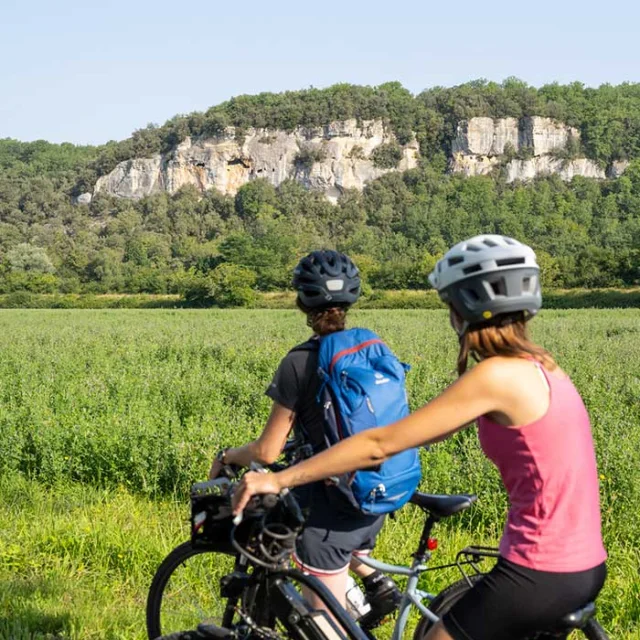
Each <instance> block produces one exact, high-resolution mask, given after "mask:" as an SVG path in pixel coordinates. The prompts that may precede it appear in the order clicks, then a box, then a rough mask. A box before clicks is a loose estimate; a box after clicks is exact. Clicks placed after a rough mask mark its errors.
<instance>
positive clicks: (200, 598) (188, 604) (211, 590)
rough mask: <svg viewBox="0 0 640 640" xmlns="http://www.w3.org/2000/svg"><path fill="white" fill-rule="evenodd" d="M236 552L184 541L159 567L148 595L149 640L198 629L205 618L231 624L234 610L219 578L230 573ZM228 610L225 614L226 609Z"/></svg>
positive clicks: (226, 624)
mask: <svg viewBox="0 0 640 640" xmlns="http://www.w3.org/2000/svg"><path fill="white" fill-rule="evenodd" d="M235 565H236V556H231V555H227V554H224V553H220V552H216V551H212V550H210V549H206V548H202V547H194V546H193V545H192V544H191V542H184V543H183V544H181V545H179V546H178V547H176V548H175V549H174V550H173V551H172V552H171V553H170V554H169V555H168V556H167V557H166V558H165V559H164V561H163V562H162V564H161V565H160V566H159V567H158V570H157V571H156V574H155V576H154V577H153V580H152V582H151V587H150V588H149V594H148V596H147V635H148V637H149V640H156V638H159V637H161V636H167V635H173V634H176V636H174V637H179V635H177V633H178V632H180V631H182V630H185V629H195V628H196V627H197V626H198V625H199V624H200V623H203V622H206V623H210V624H216V625H219V626H229V625H230V624H231V623H232V620H231V619H225V618H229V617H232V616H233V611H232V610H231V611H228V610H227V600H226V599H224V598H222V597H221V596H220V578H221V577H222V576H225V575H227V574H229V573H231V572H232V571H233V570H234V568H235ZM226 610H227V613H226V615H225V611H226Z"/></svg>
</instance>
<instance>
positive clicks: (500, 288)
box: [490, 279, 507, 296]
mask: <svg viewBox="0 0 640 640" xmlns="http://www.w3.org/2000/svg"><path fill="white" fill-rule="evenodd" d="M490 284H491V289H492V291H493V293H494V295H496V296H506V295H507V291H506V287H505V284H504V279H500V280H495V281H494V282H491V283H490Z"/></svg>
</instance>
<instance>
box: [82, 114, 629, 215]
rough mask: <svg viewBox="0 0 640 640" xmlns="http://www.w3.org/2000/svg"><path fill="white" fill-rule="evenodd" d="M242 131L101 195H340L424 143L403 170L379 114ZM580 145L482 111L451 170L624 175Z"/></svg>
mask: <svg viewBox="0 0 640 640" xmlns="http://www.w3.org/2000/svg"><path fill="white" fill-rule="evenodd" d="M236 133H237V132H236V131H235V130H234V129H233V128H232V127H230V128H228V129H225V131H224V132H223V133H221V134H220V135H219V136H217V137H214V138H187V139H186V140H184V141H183V142H182V143H181V144H179V145H178V146H177V147H175V148H174V149H172V150H171V151H170V152H168V153H166V154H163V155H160V154H158V155H155V156H153V157H151V158H135V159H133V160H127V161H125V162H121V163H120V164H119V165H118V166H117V167H116V168H115V169H114V170H113V171H112V172H111V173H109V174H107V175H105V176H102V177H101V178H99V179H98V181H97V183H96V185H95V188H94V192H93V193H94V195H95V194H97V193H100V192H106V193H110V194H112V195H115V196H119V197H122V198H133V199H139V198H143V197H145V196H148V195H151V194H154V193H159V192H162V191H167V192H169V193H175V192H176V191H177V190H178V189H180V187H182V186H184V185H194V186H195V187H196V188H198V189H199V190H200V191H205V190H207V189H210V188H215V189H217V190H218V191H220V192H222V193H225V194H230V195H233V194H235V193H236V192H237V191H238V189H239V188H240V187H241V186H242V185H243V184H246V183H247V182H249V181H250V180H254V179H256V178H266V179H267V180H269V182H271V183H272V184H273V185H275V186H278V185H279V184H281V183H282V182H283V181H284V180H287V179H294V180H297V181H299V182H301V183H302V184H304V185H305V187H307V188H309V189H316V190H319V191H321V192H322V193H324V194H325V195H326V196H327V198H329V199H330V200H332V201H334V202H335V201H336V200H337V198H338V197H339V196H340V194H341V193H342V192H343V191H344V190H345V189H350V188H355V189H360V190H361V189H362V188H363V187H364V186H365V184H367V183H368V182H370V181H371V180H374V179H375V178H377V177H379V176H381V175H383V174H384V173H387V172H388V171H405V170H407V169H412V168H414V167H416V166H417V164H418V157H419V147H418V143H417V141H416V140H415V139H413V140H412V141H411V142H409V143H408V144H406V145H404V146H402V147H400V150H401V153H400V155H399V156H398V158H399V159H398V163H397V165H396V166H395V168H393V169H389V168H380V167H379V166H376V164H375V163H374V160H373V158H374V152H375V150H376V149H378V148H380V147H381V145H388V144H390V143H391V144H394V145H395V144H397V143H396V139H395V136H394V134H393V132H392V131H391V130H390V129H389V128H387V127H386V126H385V125H384V123H383V122H382V121H380V120H370V121H364V122H358V121H356V120H355V119H352V120H346V121H344V122H332V123H330V124H328V125H326V126H324V127H316V128H302V127H300V128H298V129H295V130H294V131H292V132H290V133H288V132H285V131H274V130H269V129H249V130H247V131H246V133H245V134H244V135H243V136H242V137H240V136H239V135H236ZM579 149H580V132H579V131H578V130H577V129H575V128H573V127H569V126H567V125H565V124H563V123H560V122H557V121H555V120H552V119H551V118H542V117H538V116H531V117H526V118H521V119H520V120H518V119H516V118H495V119H494V118H484V117H478V118H471V119H470V120H463V121H460V122H459V123H458V127H457V132H456V135H455V137H454V138H453V140H452V141H451V158H450V165H449V167H450V170H451V171H452V172H454V173H463V174H464V175H466V176H476V175H486V174H489V173H491V172H492V171H494V170H496V169H498V168H500V169H501V170H504V172H505V173H504V175H505V176H506V179H507V181H508V182H513V181H515V180H530V179H532V178H534V177H536V176H538V175H544V174H558V175H559V176H560V177H561V178H562V179H563V180H571V178H573V177H574V176H584V177H587V178H598V179H602V178H605V177H610V178H616V177H619V176H620V175H622V173H623V172H624V170H625V169H626V167H627V166H628V162H625V161H618V162H614V163H612V165H611V166H610V167H608V169H607V171H606V172H605V170H604V169H603V168H602V167H601V166H600V165H598V164H597V163H596V162H594V161H593V160H590V159H588V158H581V157H574V156H575V152H576V151H577V150H579ZM569 150H573V154H568V153H567V151H569ZM90 199H91V194H82V195H81V196H80V197H79V198H77V200H76V201H77V202H78V203H80V204H86V203H87V202H88V201H90Z"/></svg>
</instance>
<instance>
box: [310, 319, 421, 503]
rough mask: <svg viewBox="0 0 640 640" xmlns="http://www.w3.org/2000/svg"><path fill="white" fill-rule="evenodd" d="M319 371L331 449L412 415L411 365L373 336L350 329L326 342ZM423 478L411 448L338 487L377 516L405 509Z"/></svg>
mask: <svg viewBox="0 0 640 640" xmlns="http://www.w3.org/2000/svg"><path fill="white" fill-rule="evenodd" d="M318 366H319V369H318V372H319V374H320V378H321V380H322V385H321V388H320V393H319V394H318V401H319V402H321V403H322V406H323V408H324V417H325V439H326V444H327V446H331V445H334V444H336V443H337V442H339V441H340V440H344V439H345V438H348V437H349V436H352V435H355V434H356V433H360V432H361V431H365V430H366V429H372V428H374V427H382V426H385V425H388V424H391V423H393V422H395V421H397V420H400V419H401V418H403V417H405V416H407V415H408V414H409V405H408V403H407V392H406V389H405V384H404V382H405V372H406V371H408V370H409V366H408V365H405V364H402V363H401V362H400V361H399V360H398V358H396V356H395V355H394V354H393V352H392V351H391V349H389V347H388V346H387V345H386V344H385V343H384V342H383V341H382V340H381V339H380V338H379V337H378V336H377V335H376V334H375V333H374V332H373V331H369V330H367V329H349V330H347V331H338V332H336V333H332V334H329V335H327V336H324V337H322V338H321V339H320V349H319V353H318ZM420 477H421V468H420V457H419V455H418V450H417V449H409V450H407V451H403V452H401V453H398V454H396V455H395V456H392V457H391V458H389V460H387V461H385V462H383V463H382V464H381V465H380V466H379V467H376V468H374V469H366V470H362V471H356V472H354V473H350V474H347V475H345V476H342V477H340V478H338V486H339V488H340V489H341V490H342V491H343V492H344V493H345V494H346V495H347V497H348V498H349V499H350V500H351V502H352V504H353V505H354V506H355V507H356V508H359V509H360V510H361V511H362V512H363V513H366V514H370V515H378V514H383V513H389V512H392V511H395V510H396V509H399V508H400V507H402V506H403V505H404V504H405V503H406V502H407V501H408V500H409V498H411V496H412V495H413V493H414V492H415V490H416V488H417V486H418V483H419V482H420Z"/></svg>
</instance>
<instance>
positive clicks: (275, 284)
mask: <svg viewBox="0 0 640 640" xmlns="http://www.w3.org/2000/svg"><path fill="white" fill-rule="evenodd" d="M477 115H485V116H486V115H489V116H495V117H503V116H513V117H521V116H524V115H547V116H550V117H555V118H557V119H559V120H562V121H564V122H566V123H567V124H570V125H572V126H576V127H578V128H579V129H580V130H581V133H582V145H583V149H582V150H581V151H584V152H585V153H586V154H587V155H589V156H590V157H592V158H595V159H596V160H598V161H600V162H601V163H604V164H606V163H608V162H610V161H612V160H614V159H629V160H632V162H631V165H630V166H629V168H628V169H627V171H626V172H625V174H624V175H623V176H621V177H620V178H617V179H616V180H607V181H601V182H598V181H593V180H589V179H584V178H579V177H576V178H574V179H573V180H572V181H571V182H570V183H563V182H562V181H561V180H560V179H559V178H557V177H555V176H550V177H541V178H538V179H536V180H534V181H532V182H530V183H514V184H507V183H506V182H505V180H504V178H503V177H501V176H500V175H495V176H482V177H474V178H464V177H462V176H457V175H449V174H447V173H446V171H445V169H446V158H447V154H448V152H449V150H448V147H447V145H448V144H450V141H451V137H452V135H453V133H454V131H455V127H456V126H457V122H458V121H459V120H460V119H461V118H469V117H473V116H477ZM349 117H356V118H360V119H370V118H378V117H380V118H383V119H385V120H386V121H387V122H388V123H389V124H390V125H391V126H392V127H393V128H394V131H395V132H396V135H397V137H398V139H399V141H400V142H404V141H406V140H407V139H408V138H409V137H410V136H411V135H414V133H415V135H416V136H417V138H418V140H419V142H420V145H421V147H420V148H421V157H422V159H421V162H420V166H419V167H418V168H417V169H414V170H411V171H407V172H405V173H403V174H399V173H392V174H387V175H385V176H383V177H382V178H379V179H378V180H375V181H373V182H371V183H370V184H369V185H367V187H366V188H365V189H364V191H363V192H362V193H358V192H356V191H347V192H345V193H343V194H342V196H341V197H340V199H339V201H338V203H337V204H336V205H332V204H330V203H329V202H327V201H326V200H325V199H324V197H323V196H322V195H321V194H319V193H314V192H309V191H306V190H305V189H304V188H303V187H302V186H301V185H299V184H298V183H296V182H294V181H287V182H285V183H283V184H282V185H280V187H278V188H274V187H273V186H272V185H270V184H269V183H267V182H266V181H263V180H256V181H254V182H251V183H249V184H247V185H245V186H244V187H242V188H241V189H240V191H239V192H238V194H237V195H236V196H235V197H229V196H223V195H221V194H220V193H217V192H215V191H213V190H212V191H209V192H207V193H205V194H201V193H199V192H198V191H197V190H196V189H195V188H188V187H187V188H184V189H182V190H180V191H179V192H178V193H176V194H173V195H168V194H158V195H154V196H152V197H148V198H145V199H143V200H140V201H135V202H134V201H126V200H119V199H116V198H113V197H109V196H107V195H104V194H101V195H99V196H97V197H96V198H94V200H93V201H92V202H91V203H90V204H89V205H75V204H73V202H72V198H73V196H74V194H77V193H78V192H79V191H82V190H85V189H86V188H87V186H92V184H93V183H92V181H94V180H95V178H96V176H97V175H98V174H99V173H102V172H105V171H107V170H110V168H113V166H115V165H114V163H115V162H117V161H119V160H120V159H124V158H126V157H133V156H144V155H149V154H150V153H155V152H158V151H162V150H164V149H167V148H170V147H171V146H172V145H174V144H176V142H178V141H179V140H180V139H182V138H183V137H185V136H186V135H201V134H207V135H208V134H212V133H215V132H216V131H220V130H221V128H223V127H225V126H227V125H234V126H236V127H237V128H238V129H237V132H236V133H237V134H238V135H241V134H242V129H246V128H248V127H249V126H265V127H274V128H282V129H289V130H290V129H291V128H294V127H296V126H316V125H320V124H326V123H327V122H330V121H332V120H340V119H345V118H349ZM481 232H482V233H484V232H495V233H504V234H508V235H513V236H515V237H518V238H521V239H523V240H524V241H526V242H529V243H530V244H531V245H532V246H534V248H536V250H537V251H538V254H539V257H540V261H541V265H542V269H543V277H544V280H545V284H546V285H547V286H557V287H577V286H580V287H602V286H623V285H633V284H637V283H638V282H639V280H640V258H639V247H640V85H638V84H623V85H620V86H617V87H612V86H608V85H604V86H602V87H599V88H598V89H591V88H587V87H584V86H583V85H581V84H579V83H574V84H571V85H565V86H562V85H548V86H545V87H541V88H539V89H536V88H533V87H529V86H528V85H526V84H525V83H523V82H521V81H519V80H515V79H510V80H507V81H505V82H503V83H501V84H496V83H490V82H485V81H478V82H473V83H469V84H466V85H461V86H459V87H453V88H434V89H429V90H427V91H424V92H423V93H421V94H419V95H417V96H415V97H414V96H412V95H411V94H410V93H409V92H408V91H407V90H406V89H404V88H403V87H402V86H401V85H399V84H398V83H388V84H385V85H381V86H380V87H355V86H352V85H336V86H334V87H330V88H329V89H324V90H318V89H309V90H306V91H298V92H287V93H284V94H277V95H275V94H260V95H258V96H241V97H238V98H234V99H232V100H230V101H228V102H226V103H224V104H222V105H219V106H217V107H213V108H212V109H210V110H209V111H207V112H205V113H201V114H192V115H191V116H180V117H176V118H174V119H173V120H171V121H169V122H168V123H166V124H165V125H163V126H162V127H147V128H146V129H143V130H140V131H138V132H135V133H134V135H133V136H132V137H131V138H130V139H128V140H125V141H123V142H118V143H108V144H107V145H104V146H102V147H79V146H74V145H70V144H63V145H53V144H49V143H46V142H42V141H40V142H35V143H20V142H17V141H14V140H1V141H0V293H3V292H4V293H6V292H13V291H20V290H26V291H33V292H54V291H60V292H87V293H101V292H130V293H137V292H150V293H164V292H171V293H183V294H185V295H187V296H191V297H192V298H193V299H201V300H206V299H214V300H217V301H218V302H220V301H225V300H226V301H227V302H228V303H230V304H235V303H242V302H246V301H247V300H249V299H250V297H251V295H252V293H251V292H253V291H255V290H261V291H270V290H277V289H282V288H285V287H287V286H288V285H289V280H290V274H291V270H292V268H293V266H294V264H295V263H296V261H297V260H298V258H299V257H300V255H302V254H304V253H305V252H307V251H309V250H311V249H315V248H317V247H335V248H338V249H341V250H344V251H347V252H349V253H350V254H352V255H353V256H354V259H355V260H356V262H357V263H358V265H359V267H360V269H361V270H362V272H363V274H364V276H365V282H366V287H372V288H375V289H399V288H410V289H411V288H413V289H420V288H425V287H426V286H427V280H426V275H427V274H428V272H429V271H430V269H431V268H432V266H433V264H434V262H435V260H436V259H437V258H438V257H439V256H440V255H442V252H443V251H445V250H446V248H447V247H448V246H450V245H451V244H453V243H455V242H457V241H459V240H461V239H462V238H464V237H467V236H470V235H472V234H475V233H481Z"/></svg>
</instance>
